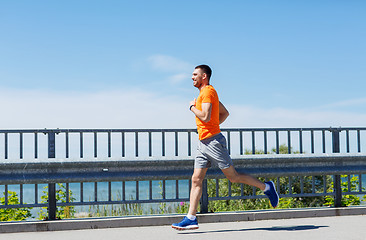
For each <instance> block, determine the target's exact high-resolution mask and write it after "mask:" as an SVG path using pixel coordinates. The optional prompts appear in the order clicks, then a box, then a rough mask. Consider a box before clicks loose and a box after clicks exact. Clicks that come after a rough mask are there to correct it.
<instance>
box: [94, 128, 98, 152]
mask: <svg viewBox="0 0 366 240" xmlns="http://www.w3.org/2000/svg"><path fill="white" fill-rule="evenodd" d="M94 157H95V158H97V157H98V133H97V132H94Z"/></svg>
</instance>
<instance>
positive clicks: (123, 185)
mask: <svg viewBox="0 0 366 240" xmlns="http://www.w3.org/2000/svg"><path fill="white" fill-rule="evenodd" d="M122 201H126V182H125V181H122Z"/></svg>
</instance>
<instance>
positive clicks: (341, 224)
mask: <svg viewBox="0 0 366 240" xmlns="http://www.w3.org/2000/svg"><path fill="white" fill-rule="evenodd" d="M365 226H366V216H362V215H359V216H339V217H315V218H298V219H284V220H282V219H281V220H263V221H243V222H226V223H202V224H200V229H198V230H194V231H184V232H179V231H176V230H174V229H172V228H171V227H170V226H158V227H130V228H110V229H90V230H73V231H54V232H28V233H3V234H0V239H6V240H19V239H27V240H46V239H47V240H50V239H52V240H65V239H78V240H84V239H85V240H117V239H118V240H121V239H132V240H146V239H148V240H151V239H159V240H173V239H174V240H180V239H200V240H202V239H210V240H216V239H217V240H218V239H220V240H222V239H253V240H261V239H271V240H277V239H281V240H284V239H291V240H294V239H295V240H296V239H306V240H318V239H319V240H320V239H321V240H324V239H342V240H345V239H347V240H348V239H349V240H365V239H366V228H365Z"/></svg>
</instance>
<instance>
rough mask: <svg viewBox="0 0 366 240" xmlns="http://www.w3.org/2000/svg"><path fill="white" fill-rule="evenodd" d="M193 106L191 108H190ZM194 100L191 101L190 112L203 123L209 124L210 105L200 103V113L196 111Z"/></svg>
mask: <svg viewBox="0 0 366 240" xmlns="http://www.w3.org/2000/svg"><path fill="white" fill-rule="evenodd" d="M192 105H193V106H192ZM195 105H196V99H194V100H193V101H191V106H192V107H191V111H192V112H193V113H194V114H195V115H196V117H198V118H199V119H200V120H201V121H203V122H209V121H210V120H211V111H212V104H211V103H202V111H200V110H198V109H197V108H196V107H195Z"/></svg>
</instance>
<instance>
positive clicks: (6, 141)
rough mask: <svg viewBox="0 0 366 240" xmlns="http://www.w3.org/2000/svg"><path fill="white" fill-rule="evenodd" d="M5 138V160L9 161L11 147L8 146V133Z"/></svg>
mask: <svg viewBox="0 0 366 240" xmlns="http://www.w3.org/2000/svg"><path fill="white" fill-rule="evenodd" d="M4 138H5V139H4V141H5V144H4V145H5V159H8V147H9V146H8V144H9V143H8V133H5V134H4Z"/></svg>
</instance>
